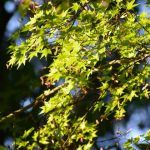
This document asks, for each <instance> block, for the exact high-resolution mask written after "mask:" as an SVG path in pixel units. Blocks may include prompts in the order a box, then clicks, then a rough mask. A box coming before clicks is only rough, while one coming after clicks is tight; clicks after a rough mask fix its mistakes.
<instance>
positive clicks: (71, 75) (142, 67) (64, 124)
mask: <svg viewBox="0 0 150 150" xmlns="http://www.w3.org/2000/svg"><path fill="white" fill-rule="evenodd" d="M25 5H26V8H28V7H27V6H30V7H29V8H30V10H29V11H28V14H29V15H31V17H30V21H29V22H28V23H27V24H26V25H24V26H23V27H22V28H21V29H20V30H19V31H18V32H16V33H15V34H14V35H13V37H12V38H13V39H14V40H15V39H19V38H23V39H24V40H23V41H22V43H21V44H20V45H16V44H15V42H13V43H12V44H11V45H10V46H9V50H10V54H11V59H10V60H9V62H8V64H7V66H8V67H9V68H10V67H13V66H17V68H18V69H19V68H21V67H22V66H23V65H26V63H27V62H30V61H31V60H33V59H34V58H35V57H37V58H39V59H41V60H43V61H46V65H45V70H46V71H45V72H46V73H43V75H42V76H41V84H42V85H43V86H46V88H43V91H42V94H41V95H40V96H37V98H35V100H34V101H33V102H32V103H31V104H29V105H28V106H26V107H23V108H20V109H19V110H16V111H15V112H14V113H11V114H9V115H8V116H5V117H2V118H1V120H0V122H4V121H6V120H8V119H11V118H14V117H16V116H17V115H18V114H20V113H23V112H26V111H27V110H28V109H29V108H33V110H32V112H30V113H34V112H35V113H36V114H35V115H36V117H37V118H38V120H39V125H38V126H34V125H33V126H32V127H31V128H30V129H29V128H27V129H26V130H25V132H24V134H23V135H22V136H20V137H18V138H17V140H16V142H15V146H16V149H23V148H26V149H35V148H39V149H78V150H80V149H85V150H86V149H87V150H88V149H90V148H91V147H92V146H95V148H96V138H97V137H98V136H101V135H102V134H103V133H104V132H105V130H102V127H103V128H104V126H105V123H106V124H107V122H108V120H111V119H122V118H123V117H125V114H126V106H127V105H128V104H129V103H131V102H132V101H135V100H140V99H141V100H144V99H149V94H150V91H149V75H150V68H149V67H150V66H149V62H148V59H149V57H150V53H149V52H150V48H149V41H150V33H149V31H150V20H149V18H148V17H147V14H145V13H142V14H140V15H137V14H136V13H135V12H134V9H135V7H136V6H137V4H135V0H130V1H129V0H127V1H124V0H111V1H105V0H104V1H94V0H80V1H78V0H76V1H75V0H72V1H71V0H70V1H69V0H67V1H60V0H56V1H47V2H45V3H43V5H41V6H37V5H36V7H34V4H33V3H32V7H31V4H30V3H29V2H28V3H27V4H25ZM22 7H23V6H22ZM33 8H34V9H33ZM20 9H21V6H20ZM23 11H24V10H22V12H23ZM37 107H38V109H36V111H35V108H37ZM148 133H149V132H148ZM148 133H147V134H148ZM145 137H148V136H145ZM147 140H149V139H148V138H147ZM133 141H134V143H138V142H139V138H136V140H133ZM133 141H132V140H129V141H127V142H126V143H125V145H124V146H125V148H127V149H129V148H130V149H131V148H133V147H132V142H133Z"/></svg>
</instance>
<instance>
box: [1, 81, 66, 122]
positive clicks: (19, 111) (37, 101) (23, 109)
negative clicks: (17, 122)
mask: <svg viewBox="0 0 150 150" xmlns="http://www.w3.org/2000/svg"><path fill="white" fill-rule="evenodd" d="M65 85H67V83H63V84H61V85H59V86H57V87H56V88H54V89H52V90H51V91H48V92H47V93H46V94H45V93H44V94H41V95H40V96H38V97H37V98H36V99H35V100H34V101H33V102H32V103H31V104H29V105H27V106H25V107H22V108H20V109H18V110H15V111H14V112H12V113H10V114H8V115H7V116H4V117H2V118H1V119H0V123H2V122H4V121H6V120H8V119H11V118H14V117H16V116H17V115H19V114H21V113H23V112H25V111H26V110H28V109H30V108H32V107H34V106H37V105H38V104H40V102H41V101H43V100H44V99H45V98H46V97H47V96H50V95H51V94H53V93H55V92H57V91H58V90H60V89H61V88H62V87H63V86H65Z"/></svg>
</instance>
